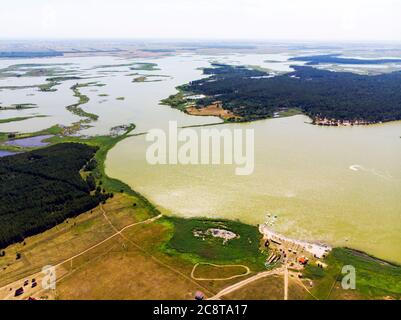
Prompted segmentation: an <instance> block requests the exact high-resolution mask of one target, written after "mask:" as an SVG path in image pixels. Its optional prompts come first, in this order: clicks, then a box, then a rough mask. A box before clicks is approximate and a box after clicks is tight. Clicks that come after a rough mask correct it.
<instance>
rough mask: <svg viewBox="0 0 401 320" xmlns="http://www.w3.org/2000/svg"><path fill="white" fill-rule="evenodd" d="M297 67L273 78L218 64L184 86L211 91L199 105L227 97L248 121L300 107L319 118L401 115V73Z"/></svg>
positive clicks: (225, 102) (372, 118) (227, 104)
mask: <svg viewBox="0 0 401 320" xmlns="http://www.w3.org/2000/svg"><path fill="white" fill-rule="evenodd" d="M293 68H294V70H295V71H294V72H291V73H287V74H284V75H279V76H275V77H271V76H269V75H268V74H267V73H265V72H263V71H259V70H251V69H247V68H245V67H237V66H229V65H221V64H215V65H214V67H213V68H206V69H204V73H205V74H209V75H211V76H210V77H208V78H205V79H201V80H198V81H193V82H191V83H189V84H188V85H185V86H183V87H182V89H183V90H184V91H187V92H190V93H193V94H203V95H205V96H206V98H204V99H200V100H198V101H197V104H198V106H204V105H207V104H209V103H211V102H212V101H215V100H221V101H222V102H223V105H224V108H225V109H228V110H230V111H232V112H234V113H235V114H236V115H238V116H241V117H242V120H243V121H251V120H257V119H263V118H268V117H272V116H274V114H275V112H278V111H282V110H285V109H288V108H299V109H301V110H302V111H303V112H304V113H305V114H307V115H309V116H311V117H312V118H313V119H317V118H328V119H335V120H339V121H345V120H349V121H352V122H354V121H363V122H368V123H372V122H381V121H383V122H385V121H392V120H401V72H393V73H390V74H381V75H372V76H368V75H358V74H354V73H350V72H332V71H327V70H320V69H316V68H313V67H309V66H294V67H293Z"/></svg>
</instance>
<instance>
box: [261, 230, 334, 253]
mask: <svg viewBox="0 0 401 320" xmlns="http://www.w3.org/2000/svg"><path fill="white" fill-rule="evenodd" d="M259 231H260V233H262V234H263V235H264V239H265V240H269V241H271V242H273V243H275V244H278V245H284V246H286V247H288V248H297V250H298V251H300V250H303V251H304V252H308V253H310V254H311V255H312V256H313V257H315V258H317V259H322V258H325V257H326V256H327V255H328V253H329V252H330V251H331V250H332V248H331V247H329V246H326V245H320V244H315V243H309V242H306V241H301V240H296V239H291V238H288V237H285V236H283V235H281V234H278V233H276V232H274V231H272V230H270V229H269V228H268V227H267V226H266V225H265V224H262V225H260V226H259Z"/></svg>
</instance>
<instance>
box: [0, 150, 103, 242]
mask: <svg viewBox="0 0 401 320" xmlns="http://www.w3.org/2000/svg"><path fill="white" fill-rule="evenodd" d="M96 151H97V149H96V148H95V147H91V146H88V145H84V144H78V143H65V144H57V145H54V146H51V147H48V148H45V149H40V150H36V151H32V152H27V153H24V154H19V155H15V156H11V157H6V158H0V198H1V205H0V248H4V247H6V246H7V245H10V244H12V243H15V242H20V241H23V240H24V239H25V238H26V237H28V236H31V235H35V234H37V233H40V232H43V231H45V230H47V229H49V228H52V227H54V226H55V225H57V224H59V223H61V222H63V221H64V220H65V219H66V218H69V217H74V216H77V215H79V214H80V213H83V212H85V211H88V210H91V209H93V208H94V207H96V206H97V205H98V204H99V203H100V202H102V201H105V200H106V199H107V198H108V197H109V196H110V195H109V194H104V193H102V192H101V190H97V191H96V192H92V193H91V190H94V188H95V187H96V184H95V182H94V181H93V179H88V181H85V180H83V179H82V177H81V175H80V170H81V168H83V167H84V166H87V167H90V168H91V167H93V165H94V163H93V161H91V159H92V158H93V156H94V154H95V152H96Z"/></svg>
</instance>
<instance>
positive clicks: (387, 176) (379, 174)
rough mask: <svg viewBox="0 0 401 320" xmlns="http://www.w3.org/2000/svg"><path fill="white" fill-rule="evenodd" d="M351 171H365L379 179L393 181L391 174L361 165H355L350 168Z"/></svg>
mask: <svg viewBox="0 0 401 320" xmlns="http://www.w3.org/2000/svg"><path fill="white" fill-rule="evenodd" d="M349 169H350V170H352V171H355V172H358V171H364V172H368V173H371V174H373V175H375V176H377V177H380V178H383V179H386V180H391V179H393V176H392V175H391V174H389V173H388V172H382V171H378V170H376V169H369V168H365V167H364V166H361V165H359V164H354V165H352V166H350V167H349Z"/></svg>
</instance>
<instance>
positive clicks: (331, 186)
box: [0, 53, 401, 262]
mask: <svg viewBox="0 0 401 320" xmlns="http://www.w3.org/2000/svg"><path fill="white" fill-rule="evenodd" d="M294 54H295V53H294ZM289 57H290V55H288V54H286V53H283V54H237V55H221V56H206V55H190V54H185V55H178V56H171V57H166V58H158V59H129V60H127V59H121V58H116V57H79V58H73V57H67V58H63V57H56V58H46V59H21V60H18V61H17V62H16V60H0V67H2V68H4V67H7V66H9V65H11V64H16V63H21V64H22V63H41V64H43V63H48V64H56V63H69V65H65V66H59V67H60V68H64V69H65V70H66V71H69V72H74V71H77V75H79V76H80V77H82V78H84V79H81V80H69V81H64V82H62V83H61V84H60V85H59V86H57V87H56V88H57V89H58V90H57V91H56V92H39V91H38V90H37V88H23V89H17V90H7V89H3V90H2V92H1V99H2V100H1V103H2V105H3V106H8V105H11V104H15V103H21V104H22V103H33V104H35V105H37V108H35V109H26V110H3V111H0V118H2V119H6V118H11V117H21V116H26V115H32V113H35V114H42V115H48V116H49V117H45V118H32V119H29V120H25V121H19V122H10V123H3V124H0V132H9V131H12V132H34V131H38V130H42V129H45V128H48V127H50V126H52V125H54V124H63V125H69V124H71V123H73V122H76V121H78V120H79V119H80V118H79V117H77V116H75V115H73V114H71V113H70V112H68V111H67V110H66V109H65V107H66V106H68V105H70V104H73V103H76V102H77V101H78V98H76V97H74V96H73V93H72V91H71V89H70V88H71V86H72V85H73V84H75V83H77V82H78V83H88V82H93V81H97V82H98V83H100V84H102V85H103V86H102V87H94V86H89V87H85V88H81V89H80V91H81V92H82V93H83V94H85V95H87V96H88V97H89V98H90V101H89V103H87V104H85V105H82V106H81V107H82V108H83V109H84V110H85V111H86V112H91V113H94V114H97V115H98V116H99V120H98V121H96V122H92V123H90V125H91V127H89V128H87V129H85V130H82V131H81V132H80V133H81V134H84V135H98V134H108V133H109V132H110V129H111V128H112V127H114V126H118V125H123V124H128V123H135V124H136V125H137V128H136V130H135V132H134V133H143V132H146V131H148V130H149V129H152V128H167V126H168V121H169V120H175V121H177V122H178V125H179V126H191V125H204V124H217V125H215V126H214V128H217V129H218V128H231V129H234V128H244V129H246V128H249V129H254V130H255V139H256V141H255V172H254V174H252V175H250V176H242V177H240V176H236V175H235V174H234V166H182V165H177V166H151V165H148V163H147V162H146V159H145V153H146V149H147V147H148V145H149V144H148V143H147V142H146V141H145V137H144V136H136V137H131V138H128V139H126V140H124V141H122V142H121V143H119V144H118V145H117V146H116V147H115V148H114V149H113V150H111V152H110V153H109V155H108V157H107V162H106V166H107V174H108V175H110V176H111V177H114V178H118V179H121V180H122V181H124V182H126V183H128V184H129V185H130V186H131V187H132V188H133V189H135V190H137V191H139V192H141V193H142V194H143V195H145V196H146V197H148V198H149V199H150V200H151V201H152V202H154V203H155V204H156V205H157V206H158V207H159V208H160V209H161V210H162V211H163V212H165V213H168V214H174V215H179V216H184V217H195V216H196V217H205V216H206V217H222V218H229V219H239V220H241V221H243V222H246V223H251V224H255V225H256V224H259V223H264V222H266V220H267V219H268V217H269V216H270V217H272V216H273V217H274V216H277V219H274V220H269V221H268V223H269V224H270V226H271V228H272V229H274V230H276V231H279V232H281V233H284V234H286V235H288V236H291V237H296V238H300V239H305V240H312V241H321V242H325V243H328V244H330V245H338V246H349V247H353V248H356V249H360V250H364V251H367V252H368V253H370V254H373V255H376V256H378V257H380V258H384V259H388V260H391V261H397V262H401V250H400V247H401V237H400V234H401V219H400V218H401V201H400V199H401V139H400V137H401V123H400V122H394V123H388V124H383V125H373V126H366V127H364V126H362V127H341V128H339V127H317V126H313V125H311V124H310V123H309V122H310V120H309V119H308V118H307V117H305V116H302V115H300V116H294V117H290V118H280V119H271V120H263V121H258V122H253V123H247V124H219V123H221V120H220V119H218V118H215V117H194V116H189V115H186V114H184V113H182V112H180V111H178V110H174V109H171V108H169V107H168V106H161V105H159V101H160V100H161V99H164V98H166V97H168V96H169V95H170V94H174V93H175V92H176V91H175V87H176V86H178V85H181V84H184V83H187V82H189V81H192V80H195V79H200V78H202V77H203V75H202V71H201V70H200V69H199V68H202V67H207V66H210V62H212V61H218V62H225V63H235V64H246V65H258V66H261V67H263V68H266V69H269V70H271V71H272V72H275V73H280V72H287V71H291V67H290V65H291V63H289V62H288V61H287V59H288V58H289ZM127 62H130V63H132V62H153V63H156V64H157V68H158V69H159V70H154V71H150V70H146V71H133V70H130V69H129V67H124V66H118V65H119V64H124V63H127ZM107 65H114V67H108V66H107ZM99 66H104V67H102V68H99ZM135 73H139V74H140V75H153V76H156V77H154V78H153V77H152V78H149V79H158V80H161V81H157V82H142V83H141V82H137V83H133V82H132V80H133V79H134V78H135V77H137V76H139V75H134V74H135ZM160 76H162V77H160ZM40 83H44V79H43V77H29V78H24V77H23V78H18V79H16V78H10V79H9V78H6V79H2V80H1V82H0V86H15V85H20V86H30V85H36V84H40ZM119 97H124V98H125V99H124V100H117V98H119ZM197 130H199V129H197Z"/></svg>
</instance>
